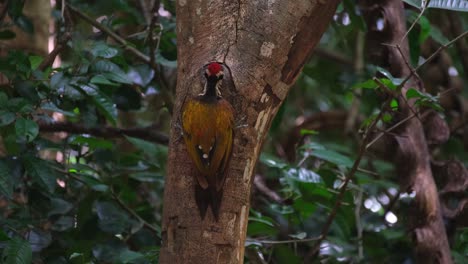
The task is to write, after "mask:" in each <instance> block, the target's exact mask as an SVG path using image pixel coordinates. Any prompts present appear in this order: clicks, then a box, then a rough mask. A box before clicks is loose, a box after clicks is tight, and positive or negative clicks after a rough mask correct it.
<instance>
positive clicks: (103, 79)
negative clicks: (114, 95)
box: [89, 74, 120, 86]
mask: <svg viewBox="0 0 468 264" xmlns="http://www.w3.org/2000/svg"><path fill="white" fill-rule="evenodd" d="M89 82H90V83H94V84H104V85H111V86H119V85H120V84H117V83H115V82H111V81H109V79H107V78H106V77H105V76H104V75H102V74H99V75H95V76H93V78H91V80H90V81H89Z"/></svg>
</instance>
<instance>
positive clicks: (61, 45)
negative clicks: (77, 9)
mask: <svg viewBox="0 0 468 264" xmlns="http://www.w3.org/2000/svg"><path fill="white" fill-rule="evenodd" d="M70 39H71V34H69V33H65V34H64V35H63V36H62V37H61V38H60V39H59V40H58V41H57V45H56V46H55V47H54V49H53V50H52V51H51V52H50V53H49V55H47V57H46V58H45V59H44V60H43V61H42V62H41V64H39V66H38V67H37V69H38V70H40V71H43V70H45V69H46V68H48V67H51V66H52V65H53V64H54V61H55V58H56V57H57V56H58V55H59V54H60V53H61V52H62V51H63V50H64V49H65V48H66V47H67V42H68V41H69V40H70Z"/></svg>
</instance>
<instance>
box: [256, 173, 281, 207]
mask: <svg viewBox="0 0 468 264" xmlns="http://www.w3.org/2000/svg"><path fill="white" fill-rule="evenodd" d="M254 185H255V187H256V188H257V190H259V191H260V192H261V193H262V194H264V195H265V196H266V197H267V198H268V199H270V200H271V201H273V202H276V203H279V204H284V199H283V198H282V197H281V196H280V195H279V194H278V193H276V192H275V191H273V190H272V189H270V188H268V186H267V185H266V183H265V181H264V179H263V177H262V176H261V175H258V174H257V175H255V179H254Z"/></svg>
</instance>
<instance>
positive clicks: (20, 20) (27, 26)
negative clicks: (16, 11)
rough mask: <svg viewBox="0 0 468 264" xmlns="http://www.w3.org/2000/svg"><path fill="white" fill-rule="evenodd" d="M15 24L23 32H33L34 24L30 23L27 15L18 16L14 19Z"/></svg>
mask: <svg viewBox="0 0 468 264" xmlns="http://www.w3.org/2000/svg"><path fill="white" fill-rule="evenodd" d="M14 22H15V24H16V25H17V26H18V27H19V28H21V30H23V31H24V32H26V33H28V34H33V33H34V24H33V23H32V21H31V19H29V18H28V17H27V16H23V15H21V16H19V17H17V18H15V19H14Z"/></svg>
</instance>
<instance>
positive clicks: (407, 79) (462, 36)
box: [398, 31, 468, 88]
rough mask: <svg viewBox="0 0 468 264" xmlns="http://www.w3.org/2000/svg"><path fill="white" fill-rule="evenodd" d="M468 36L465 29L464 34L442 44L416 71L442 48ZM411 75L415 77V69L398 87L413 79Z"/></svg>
mask: <svg viewBox="0 0 468 264" xmlns="http://www.w3.org/2000/svg"><path fill="white" fill-rule="evenodd" d="M466 36H468V31H465V32H463V33H462V34H460V35H459V36H457V37H456V38H454V39H452V40H451V41H449V42H448V43H446V44H444V45H442V46H440V47H439V48H438V49H437V50H436V51H435V52H434V53H432V54H431V56H429V58H427V59H426V60H425V61H424V62H423V63H421V64H419V65H418V66H417V67H416V68H415V69H414V72H417V71H419V70H420V69H421V67H423V66H424V65H426V63H428V62H429V61H431V60H432V59H434V58H435V56H437V55H438V54H439V53H440V52H441V51H442V50H444V49H446V48H448V47H449V46H451V45H452V44H453V43H455V42H457V41H458V40H460V39H462V38H464V37H466ZM411 77H413V71H411V73H410V74H409V75H408V76H406V78H405V79H404V80H403V81H402V82H401V83H400V85H399V86H398V88H401V87H403V86H404V85H405V84H406V83H407V82H408V81H409V79H411Z"/></svg>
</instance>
